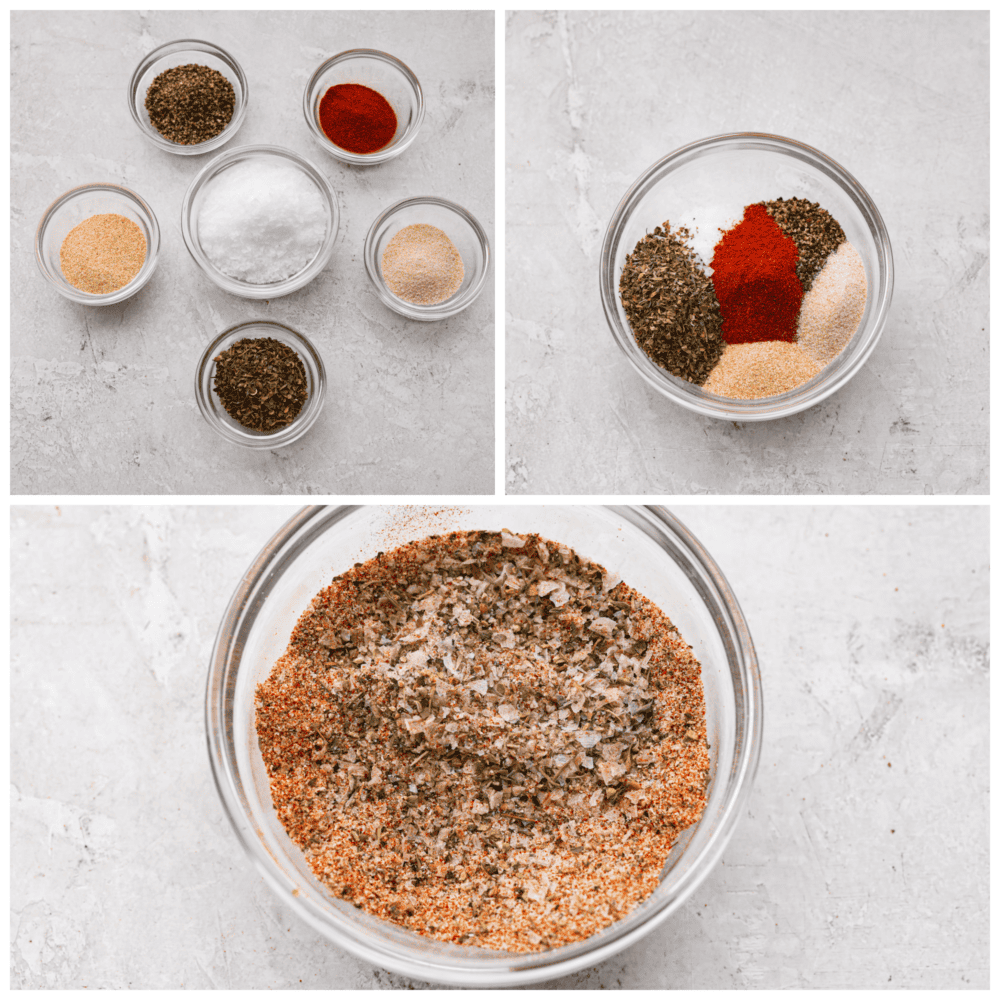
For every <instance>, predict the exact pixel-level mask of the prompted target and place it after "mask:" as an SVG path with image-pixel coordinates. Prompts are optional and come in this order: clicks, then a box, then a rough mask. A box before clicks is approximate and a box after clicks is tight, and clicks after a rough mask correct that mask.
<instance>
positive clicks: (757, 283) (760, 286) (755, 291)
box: [619, 198, 868, 399]
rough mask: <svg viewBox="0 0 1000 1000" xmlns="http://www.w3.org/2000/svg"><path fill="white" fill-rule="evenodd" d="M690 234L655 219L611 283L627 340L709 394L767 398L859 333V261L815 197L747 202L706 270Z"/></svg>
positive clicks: (862, 281) (862, 297)
mask: <svg viewBox="0 0 1000 1000" xmlns="http://www.w3.org/2000/svg"><path fill="white" fill-rule="evenodd" d="M692 242H693V238H692V235H691V233H690V231H689V230H687V229H684V228H680V229H677V230H675V231H673V232H672V231H671V228H670V224H669V223H666V222H665V223H664V224H663V226H662V227H659V226H658V227H657V228H656V229H654V230H653V233H652V234H649V235H646V236H644V237H643V238H642V239H641V240H639V242H638V243H637V244H636V247H635V250H634V251H633V252H632V253H631V254H629V255H628V257H627V258H626V261H625V266H624V268H623V270H622V274H621V278H620V280H619V294H620V295H621V301H622V307H623V308H624V310H625V314H626V317H627V318H628V321H629V324H630V326H631V327H632V331H633V334H634V335H635V338H636V342H637V343H638V345H639V347H641V348H642V350H643V351H645V353H646V354H647V355H648V356H649V357H650V359H651V360H652V361H654V362H655V363H656V364H658V365H659V366H660V367H662V368H665V369H666V370H667V371H669V372H670V373H671V374H673V375H676V376H677V377H679V378H683V379H686V380H687V381H689V382H692V383H694V384H695V385H700V386H702V387H703V388H704V389H705V390H706V391H707V392H711V393H714V394H716V395H719V396H728V397H730V398H734V399H760V398H763V397H766V396H774V395H777V394H779V393H782V392H787V391H789V390H790V389H794V388H795V387H796V386H799V385H801V384H803V383H804V382H807V381H808V380H809V379H811V378H813V377H814V376H815V375H817V374H819V372H820V371H822V369H823V367H824V366H826V365H827V364H829V363H830V362H831V361H832V360H833V359H834V358H835V357H836V356H837V355H838V354H839V353H840V352H841V351H842V350H843V349H844V347H846V346H847V343H848V342H849V341H850V339H851V337H853V336H854V334H855V333H856V332H857V329H858V327H859V325H860V323H861V319H862V317H863V315H864V310H865V302H866V299H867V294H868V285H867V280H866V278H865V269H864V263H863V261H862V260H861V257H860V255H859V254H858V252H857V250H856V249H855V248H854V247H853V246H852V245H851V244H850V243H849V242H847V238H846V236H845V234H844V231H843V229H842V228H841V226H840V224H839V223H838V222H837V220H836V219H834V218H833V216H832V215H830V213H829V212H827V211H826V209H824V208H822V207H821V206H820V205H819V204H817V203H816V202H811V201H806V200H805V199H803V198H788V199H784V198H778V199H776V200H774V201H765V202H757V203H755V204H752V205H747V206H746V207H745V208H744V209H743V213H742V218H741V220H740V221H739V222H738V223H736V224H735V225H733V226H732V227H731V228H729V229H728V230H727V231H726V232H724V233H722V236H721V239H719V241H718V242H717V243H716V244H715V247H714V252H713V255H712V259H711V264H710V270H711V275H709V274H708V273H707V271H706V269H705V267H703V265H702V263H701V262H700V260H699V258H698V255H697V254H696V253H695V251H694V249H693V248H692V246H691V244H692Z"/></svg>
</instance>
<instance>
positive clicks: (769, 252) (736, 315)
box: [712, 204, 802, 344]
mask: <svg viewBox="0 0 1000 1000" xmlns="http://www.w3.org/2000/svg"><path fill="white" fill-rule="evenodd" d="M798 259H799V251H798V248H797V247H796V246H795V241H794V240H792V239H791V238H790V237H788V236H786V235H785V234H784V233H783V232H782V231H781V230H780V229H779V228H778V224H777V223H776V222H775V221H774V219H772V218H771V216H770V215H768V213H767V209H766V208H764V206H763V205H761V204H756V205H747V207H746V209H745V210H744V212H743V221H742V222H740V223H739V224H738V225H736V226H734V227H733V228H732V229H730V230H729V232H728V233H726V234H725V235H724V236H723V237H722V239H721V240H720V241H719V243H718V244H716V247H715V255H714V256H713V257H712V272H713V273H712V283H713V284H714V285H715V297H716V298H717V299H718V300H719V310H720V312H721V313H722V338H723V340H725V341H726V343H727V344H752V343H754V342H756V341H759V340H787V341H792V340H794V339H795V332H796V326H797V323H798V318H799V308H800V306H801V305H802V283H801V282H800V281H799V279H798V276H797V275H796V273H795V265H796V263H797V262H798Z"/></svg>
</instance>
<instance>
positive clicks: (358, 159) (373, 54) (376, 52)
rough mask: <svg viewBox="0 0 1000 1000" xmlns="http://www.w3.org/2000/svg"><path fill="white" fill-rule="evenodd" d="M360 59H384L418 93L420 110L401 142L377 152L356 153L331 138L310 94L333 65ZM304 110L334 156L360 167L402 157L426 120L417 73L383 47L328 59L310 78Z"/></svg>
mask: <svg viewBox="0 0 1000 1000" xmlns="http://www.w3.org/2000/svg"><path fill="white" fill-rule="evenodd" d="M358 58H368V59H380V60H381V61H382V62H385V63H389V64H390V65H391V66H393V67H395V68H396V69H398V70H399V71H400V72H401V73H402V74H403V76H404V77H405V78H406V81H407V82H408V83H409V85H410V86H411V87H412V88H413V92H414V93H415V94H416V95H417V113H416V115H415V117H414V119H413V121H412V122H411V123H410V126H409V128H408V129H407V130H406V131H405V132H404V133H403V134H402V136H401V137H400V139H399V142H394V143H393V144H392V145H391V146H385V147H383V148H382V149H376V150H375V152H374V153H352V152H350V151H349V150H347V149H341V148H340V146H338V145H336V143H333V142H331V141H330V140H329V139H328V138H327V136H326V133H324V131H323V129H321V128H320V125H319V122H318V121H316V120H315V118H314V116H313V113H312V101H311V99H310V95H311V94H312V92H313V88H314V87H315V86H316V81H317V80H319V78H320V77H321V76H322V75H323V74H324V73H325V72H326V71H327V70H328V69H329V68H330V67H331V66H335V65H336V64H337V63H341V62H349V61H350V60H351V59H358ZM302 113H303V115H304V116H305V119H306V125H307V126H308V128H309V131H310V132H312V134H313V137H314V138H315V139H316V140H317V141H318V142H319V144H320V145H321V146H322V147H323V148H324V149H325V150H326V151H327V152H328V153H329V154H330V155H331V156H335V157H336V158H337V159H338V160H341V161H342V162H344V163H351V164H354V166H358V167H366V166H372V165H374V164H376V163H385V161H386V160H391V159H393V158H394V157H397V156H399V154H400V153H402V152H403V151H404V150H406V149H408V148H409V147H410V145H412V143H413V140H414V139H416V137H417V133H418V132H419V131H420V126H421V125H422V124H423V121H424V91H423V88H422V87H421V86H420V81H419V80H418V79H417V75H416V74H415V73H414V72H413V70H412V69H410V67H409V66H407V65H406V63H404V62H403V61H402V59H397V58H396V57H395V56H394V55H391V54H390V53H388V52H382V51H381V50H380V49H345V50H344V51H343V52H338V53H337V54H336V55H335V56H330V58H329V59H325V60H324V61H323V62H322V63H321V64H320V65H319V67H318V68H317V69H316V71H315V72H314V73H313V75H312V76H311V77H309V80H308V81H307V83H306V86H305V90H303V92H302Z"/></svg>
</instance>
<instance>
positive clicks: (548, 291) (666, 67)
mask: <svg viewBox="0 0 1000 1000" xmlns="http://www.w3.org/2000/svg"><path fill="white" fill-rule="evenodd" d="M506 60H507V62H506V67H507V69H506V160H507V176H506V228H505V240H506V252H507V256H506V307H505V308H506V337H507V369H506V371H507V388H506V397H507V398H506V407H507V428H506V432H507V438H506V446H507V465H506V476H507V492H508V493H516V494H533V493H534V494H567V495H574V494H583V495H599V494H600V495H605V494H668V495H669V494H699V493H702V494H706V493H723V494H727V493H732V494H737V493H742V494H785V493H803V494H817V493H836V494H845V493H846V494H913V493H921V494H923V493H926V494H961V493H989V478H988V471H987V470H988V451H987V449H988V426H989V425H988V405H989V370H988V367H989V356H988V332H987V331H988V327H989V322H988V307H989V268H988V254H989V186H988V181H989V173H988V142H989V96H988V73H989V21H988V14H987V13H986V12H979V13H937V14H935V13H865V12H849V13H844V12H834V13H829V12H825V13H799V12H788V11H784V12H764V13H760V12H737V13H733V12H728V13H711V12H706V13H690V12H660V13H648V12H643V13H634V12H632V13H607V12H586V13H566V12H558V13H555V12H550V13H538V12H516V13H509V14H508V15H507V30H506ZM738 131H760V132H771V133H776V134H778V135H785V136H790V137H792V138H795V139H798V140H800V141H802V142H805V143H807V144H808V145H811V146H814V147H816V148H817V149H820V150H822V151H823V152H825V153H827V154H828V155H829V156H831V157H833V159H835V160H837V161H838V162H839V163H841V164H843V165H844V166H845V167H846V168H847V170H849V171H850V172H851V173H852V174H853V175H854V176H855V177H856V178H858V180H859V181H860V182H861V184H862V185H863V186H864V187H865V189H866V190H867V191H868V193H869V195H871V197H872V199H873V200H874V202H875V204H876V205H877V206H878V208H879V210H880V212H881V214H882V217H883V219H884V220H885V224H886V226H887V228H888V231H889V236H890V238H891V241H892V247H893V255H894V260H895V267H896V281H895V293H894V296H893V302H892V308H891V311H890V314H889V319H888V323H887V325H886V327H885V330H884V332H883V335H882V339H881V341H880V342H879V345H878V347H877V348H876V350H875V352H874V354H873V355H872V357H871V358H870V359H869V361H868V363H867V365H866V366H865V368H864V369H863V370H862V371H861V372H860V373H859V374H858V375H857V376H856V377H855V378H854V379H853V381H852V382H851V383H850V384H849V385H847V386H846V387H845V388H843V389H842V390H841V391H840V392H838V393H836V394H835V395H834V396H832V397H831V398H830V399H828V400H827V401H826V402H824V403H822V404H820V405H819V406H817V407H814V408H813V409H811V410H809V411H807V412H805V413H802V414H799V415H797V416H794V417H790V418H786V419H784V420H779V421H774V422H770V423H760V424H753V423H746V424H740V425H738V426H736V425H734V424H733V423H729V422H722V421H715V420H712V419H709V418H707V417H700V416H697V415H695V414H692V413H688V412H687V411H686V410H683V409H682V408H680V407H678V406H676V405H674V404H672V403H670V402H669V401H668V400H666V399H664V398H662V397H660V396H659V395H658V394H657V393H655V392H654V390H653V389H651V388H649V387H647V385H646V384H645V383H644V382H643V381H642V379H641V378H640V377H639V376H638V375H637V374H636V373H635V372H634V371H633V369H632V368H631V366H630V365H629V364H628V362H627V361H626V360H625V359H624V357H623V356H622V354H621V352H620V351H619V350H618V348H617V347H616V346H615V344H614V342H613V340H612V339H611V333H610V331H609V330H608V327H607V322H606V320H605V318H604V314H603V311H602V308H601V300H600V295H599V292H598V272H599V266H598V265H599V255H600V246H601V241H602V240H603V238H604V232H605V230H606V228H607V225H608V221H609V220H610V218H611V215H612V213H613V212H614V210H615V208H616V206H617V205H618V202H619V201H620V200H621V198H622V196H623V195H624V194H625V192H626V191H627V190H628V188H629V186H630V185H631V184H632V183H633V182H634V181H635V179H636V178H637V177H638V176H639V174H640V173H642V172H643V171H644V170H645V169H646V168H647V167H649V166H650V165H651V164H652V163H654V162H656V161H657V160H659V159H660V158H661V157H663V156H665V155H666V154H668V153H669V152H671V151H672V150H674V149H676V148H677V147H679V146H682V145H685V144H686V143H689V142H693V141H695V140H697V139H701V138H703V137H706V136H711V135H716V134H719V133H723V132H738ZM649 221H650V227H651V228H652V226H655V225H658V224H659V223H660V222H661V221H662V220H660V219H650V220H649Z"/></svg>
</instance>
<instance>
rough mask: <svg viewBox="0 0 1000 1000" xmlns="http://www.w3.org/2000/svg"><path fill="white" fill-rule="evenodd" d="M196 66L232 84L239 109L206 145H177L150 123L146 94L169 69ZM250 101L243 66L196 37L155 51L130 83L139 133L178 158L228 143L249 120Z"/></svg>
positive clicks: (204, 151) (168, 44) (139, 67)
mask: <svg viewBox="0 0 1000 1000" xmlns="http://www.w3.org/2000/svg"><path fill="white" fill-rule="evenodd" d="M189 63H194V64H195V65H196V66H208V67H209V69H214V70H216V71H217V72H219V73H221V74H222V75H223V76H224V77H225V78H226V79H227V80H228V81H229V82H230V83H231V84H232V85H233V94H234V97H235V100H236V106H235V107H234V108H233V117H232V118H231V119H230V121H229V124H228V125H227V126H226V127H225V128H224V129H223V130H222V131H221V132H220V133H219V134H218V135H217V136H213V138H211V139H206V140H205V142H198V143H195V144H194V145H191V146H185V145H183V144H182V143H179V142H174V141H173V140H172V139H168V138H167V137H166V136H164V135H161V134H160V133H159V132H158V131H157V130H156V128H155V127H154V126H153V124H152V122H150V120H149V112H148V111H147V110H146V92H147V91H148V90H149V86H150V84H151V83H152V82H153V81H154V80H155V79H156V78H157V77H158V76H159V75H160V74H161V73H164V72H166V71H167V70H168V69H173V68H174V67H175V66H186V65H188V64H189ZM249 101H250V88H249V86H248V85H247V78H246V75H245V74H244V72H243V67H242V66H240V64H239V63H238V62H237V61H236V60H235V59H234V58H233V57H232V56H231V55H230V54H229V53H228V52H227V51H226V50H225V49H223V48H221V47H220V46H218V45H213V44H212V43H211V42H202V41H199V40H198V39H196V38H184V39H181V40H180V41H177V42H167V44H166V45H161V46H160V47H159V48H156V49H153V51H152V52H150V53H149V55H147V56H145V57H144V58H143V60H142V62H140V63H139V65H138V66H136V68H135V72H134V73H133V74H132V79H131V80H129V84H128V109H129V111H130V112H131V114H132V120H133V121H134V122H135V123H136V125H138V126H139V131H140V132H142V134H143V135H144V136H145V137H146V138H147V139H148V140H149V141H150V142H151V143H152V144H153V145H154V146H156V148H157V149H162V150H163V151H164V152H166V153H175V154H176V155H177V156H195V155H197V154H199V153H211V152H213V151H214V150H216V149H218V148H219V147H220V146H222V145H224V144H225V143H227V142H229V140H230V139H232V137H233V136H234V135H236V133H237V132H238V131H239V129H240V126H241V125H242V124H243V119H244V118H246V114H247V106H248V103H249Z"/></svg>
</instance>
